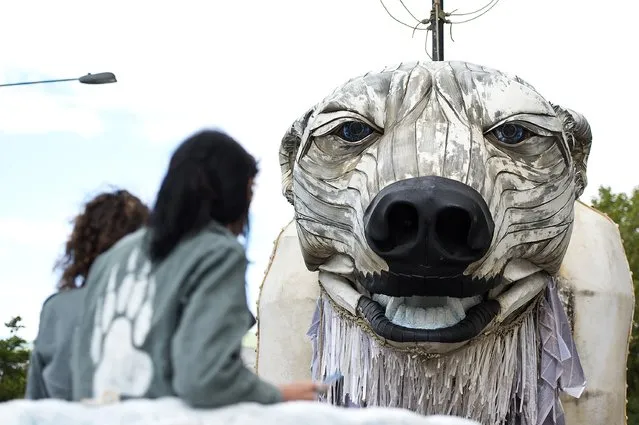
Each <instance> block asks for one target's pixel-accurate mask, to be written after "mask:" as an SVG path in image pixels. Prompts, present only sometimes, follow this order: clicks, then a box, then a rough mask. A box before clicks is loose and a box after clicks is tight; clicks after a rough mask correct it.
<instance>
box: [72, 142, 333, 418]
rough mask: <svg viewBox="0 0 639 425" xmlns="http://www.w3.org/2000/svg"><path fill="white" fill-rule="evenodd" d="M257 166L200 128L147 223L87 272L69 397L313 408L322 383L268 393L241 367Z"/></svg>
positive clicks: (248, 322)
mask: <svg viewBox="0 0 639 425" xmlns="http://www.w3.org/2000/svg"><path fill="white" fill-rule="evenodd" d="M257 172H258V169H257V163H256V161H255V159H254V158H253V157H252V156H251V155H250V154H249V153H248V152H246V150H244V148H243V147H242V146H241V145H240V144H239V143H237V142H236V141H235V140H234V139H232V138H231V137H230V136H228V135H226V134H224V133H221V132H218V131H202V132H199V133H197V134H195V135H193V136H192V137H190V138H188V139H187V140H186V141H184V142H183V143H182V144H181V145H180V146H179V147H178V148H177V150H176V151H175V152H174V153H173V155H172V157H171V160H170V163H169V168H168V171H167V172H166V175H165V176H164V179H163V181H162V184H161V186H160V189H159V191H158V195H157V198H156V202H155V206H154V207H153V211H152V213H151V218H150V221H149V226H148V227H146V228H144V229H142V230H140V231H138V232H136V233H135V234H134V235H132V236H131V237H129V238H127V239H126V240H123V241H122V242H120V243H118V244H117V245H116V246H114V247H113V248H111V249H110V250H109V251H107V252H106V253H105V254H104V255H102V256H101V257H100V258H99V259H98V261H96V263H95V265H94V266H93V268H92V269H91V273H90V274H89V278H88V281H87V282H88V283H87V298H86V300H87V301H86V303H85V304H84V306H85V310H84V312H83V314H82V318H81V320H80V321H79V322H78V327H77V330H76V333H75V337H74V348H73V355H72V367H71V370H72V375H73V385H72V387H73V398H74V400H84V399H88V400H91V401H93V402H98V403H99V402H108V401H111V400H118V399H128V398H147V399H149V398H151V399H153V398H161V397H178V398H180V399H181V400H182V401H184V402H185V403H186V404H187V405H190V406H192V407H196V408H215V407H221V406H226V405H231V404H236V403H241V402H254V403H261V404H271V403H278V402H281V401H289V400H313V399H315V398H316V396H317V394H318V392H320V391H325V390H326V388H325V386H323V385H321V384H316V383H313V382H299V383H292V384H286V385H280V386H275V385H272V384H271V383H268V382H266V381H263V380H262V379H260V378H259V377H258V376H257V375H256V374H255V373H254V372H253V371H251V370H250V369H249V368H248V367H247V366H246V365H245V364H244V362H243V361H242V357H241V349H242V338H243V337H244V335H245V334H246V332H248V330H249V329H250V327H251V326H252V325H253V323H255V319H254V317H253V315H252V314H251V312H250V310H249V308H248V305H247V300H246V277H245V274H246V268H247V259H246V255H245V252H244V248H243V247H242V245H241V244H240V242H239V241H238V238H239V237H240V236H241V235H242V234H244V233H245V231H246V229H247V225H248V214H249V207H250V204H251V200H252V196H253V180H254V179H255V177H256V175H257Z"/></svg>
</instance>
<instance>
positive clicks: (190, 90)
mask: <svg viewBox="0 0 639 425" xmlns="http://www.w3.org/2000/svg"><path fill="white" fill-rule="evenodd" d="M5 3H6V4H3V5H2V13H0V55H1V56H0V82H17V81H25V80H32V79H50V78H68V77H75V76H80V75H83V74H85V73H87V72H93V73H95V72H102V71H111V72H114V73H115V74H116V75H117V77H118V80H119V82H118V83H117V84H112V85H105V86H86V85H81V84H77V83H64V84H50V85H42V86H26V87H9V88H0V143H1V147H2V153H0V285H1V290H2V292H1V294H0V295H1V296H0V315H1V316H2V317H0V320H2V321H3V322H4V321H6V320H8V319H9V318H10V317H11V316H13V315H21V316H22V317H23V318H24V324H25V325H26V329H25V330H24V332H23V336H24V337H26V338H27V339H32V338H34V337H35V334H36V332H37V325H38V316H39V310H40V307H41V305H42V302H43V301H44V299H45V298H46V297H47V296H48V295H50V294H51V293H52V292H53V290H54V287H55V283H56V276H55V275H54V274H53V273H52V271H51V268H52V265H53V263H54V261H55V259H56V257H57V256H58V255H59V254H60V250H61V244H62V243H63V242H64V240H65V237H66V236H67V233H68V232H69V230H70V228H69V225H68V220H69V219H70V218H72V217H73V216H74V215H75V214H76V213H77V212H78V209H79V208H80V206H81V205H82V203H83V202H84V201H86V200H87V199H88V198H89V197H90V196H91V195H93V194H95V193H96V192H97V191H99V190H101V189H104V188H106V187H107V185H117V186H120V187H124V188H126V189H128V190H130V191H132V192H134V193H136V194H138V195H139V196H140V197H142V198H143V199H144V200H146V201H148V202H152V201H153V199H154V197H155V193H156V190H157V187H158V184H159V181H160V179H161V177H162V175H163V172H164V168H165V166H166V164H167V160H168V158H169V155H170V153H171V152H172V150H173V149H174V148H175V146H176V145H177V144H178V143H179V142H180V141H182V140H183V139H184V138H185V137H187V136H189V135H190V134H191V133H193V132H195V131H196V130H199V129H201V128H204V127H218V128H221V129H223V130H225V131H227V132H229V133H230V134H231V135H232V136H234V137H235V138H237V139H238V140H239V141H241V143H243V144H244V145H245V146H246V147H247V148H248V149H249V150H250V151H251V152H252V153H253V154H255V155H256V156H257V157H258V158H259V159H260V161H261V169H262V172H261V175H260V177H259V180H258V188H257V193H256V198H255V202H254V206H253V211H252V213H253V222H252V227H253V235H252V241H251V245H250V250H249V257H250V259H251V260H252V261H253V262H254V264H253V267H252V268H251V270H250V272H249V277H248V279H249V288H250V291H249V298H250V300H251V305H253V304H254V302H255V299H256V293H257V288H258V286H259V283H260V281H261V278H262V274H263V270H264V267H265V265H266V264H267V262H268V258H269V255H270V251H271V247H272V243H273V240H274V238H275V237H276V235H277V234H278V232H279V231H280V229H281V227H282V226H284V225H285V224H286V223H287V222H288V220H290V219H291V217H292V207H290V206H289V205H288V204H287V203H286V202H285V200H284V199H283V198H282V197H281V195H280V187H279V179H280V176H279V169H278V164H277V150H278V146H279V142H280V138H281V136H282V135H283V133H284V131H285V130H286V129H287V127H288V126H289V125H290V123H291V122H292V121H293V120H294V119H295V118H296V117H297V116H298V115H300V114H302V113H303V112H304V111H305V110H306V109H307V108H309V107H310V106H312V105H313V104H314V103H315V102H317V101H319V100H321V99H322V97H324V96H325V95H327V94H329V92H330V91H331V90H332V89H333V88H334V87H336V86H337V85H339V84H341V83H343V82H345V80H347V79H349V78H350V77H353V76H355V75H359V74H361V73H364V72H366V71H368V70H371V69H377V68H380V67H382V66H384V65H386V64H394V63H398V62H402V61H404V62H406V61H415V60H427V56H426V53H425V51H424V34H423V32H418V33H417V34H416V35H415V37H414V38H411V33H412V30H411V29H410V28H406V27H403V26H402V25H401V24H399V23H397V22H395V21H393V20H392V19H391V18H390V17H389V16H388V15H387V14H386V12H385V11H384V9H383V8H382V6H381V4H380V3H379V2H378V1H375V0H339V1H338V0H324V1H308V0H295V1H294V0H271V1H268V2H265V1H259V0H250V1H249V0H233V1H225V2H222V1H218V2H214V1H204V0H200V1H193V0H183V1H181V2H151V1H149V0H138V1H130V0H129V1H124V0H110V1H108V2H102V3H100V5H99V7H98V6H96V3H91V2H89V3H87V2H84V1H76V0H59V1H55V2H51V1H46V0H31V1H15V2H5ZM385 3H386V5H387V6H388V8H389V9H390V10H391V11H392V12H394V13H395V14H396V15H397V16H398V17H400V19H402V20H404V21H406V22H411V19H412V18H411V17H410V15H408V14H407V13H406V12H405V11H404V10H403V8H402V6H401V4H400V2H399V0H385ZM404 3H405V4H406V5H407V6H408V7H409V8H410V9H411V11H413V13H414V14H415V15H416V16H417V17H419V18H423V17H427V16H428V13H429V8H430V1H427V0H420V1H417V0H413V1H411V0H405V1H404ZM484 4H485V2H484V0H466V1H462V0H446V11H448V12H450V11H452V10H453V9H458V12H459V13H462V12H470V11H473V10H475V9H477V8H480V7H482V6H483V5H484ZM169 5H170V6H169ZM604 12H606V13H613V12H614V16H603V15H602V13H604ZM638 13H639V4H637V3H635V2H625V3H624V5H623V8H622V9H620V10H614V11H607V10H606V9H605V8H602V3H601V2H597V1H594V0H580V1H578V0H562V1H553V0H537V1H532V0H501V1H500V3H499V4H497V5H496V6H495V7H494V8H493V9H492V10H491V11H490V12H488V13H487V14H486V15H484V16H482V17H481V18H479V19H477V20H474V21H472V22H468V23H465V24H459V25H455V26H454V27H453V37H454V39H455V42H454V43H453V42H451V41H450V39H449V38H448V37H447V40H446V59H449V60H464V61H468V62H474V63H479V64H482V65H486V66H490V67H494V68H497V69H500V70H503V71H508V72H513V73H516V74H518V75H519V76H521V77H522V78H524V79H525V80H527V81H528V82H529V83H531V84H532V85H534V86H535V87H536V88H537V89H538V90H539V91H540V92H541V93H542V95H544V96H545V97H546V98H547V99H548V100H550V101H551V102H554V103H558V104H561V105H564V106H568V107H570V108H573V109H575V110H578V111H580V112H582V113H583V114H585V115H586V117H587V118H588V119H589V120H590V123H591V125H592V127H593V131H594V136H595V138H594V143H593V148H592V152H591V159H590V162H589V164H588V175H589V184H590V186H589V188H588V189H587V191H586V193H585V195H584V196H583V197H582V199H583V200H585V201H589V200H590V198H591V197H592V196H593V194H595V193H596V188H597V186H599V185H610V186H612V188H613V189H614V190H616V191H629V190H630V189H631V188H632V187H633V186H635V185H637V184H639V171H637V157H638V154H639V147H638V146H639V141H638V140H637V131H636V129H635V128H634V124H636V123H637V117H636V114H637V99H639V88H638V85H637V84H636V81H637V75H636V73H637V67H636V61H637V54H636V53H632V52H633V51H635V52H636V43H637V41H639V40H638V39H639V36H638V30H637V25H636V22H635V17H636V16H637V15H638ZM465 18H467V16H460V17H456V18H455V19H456V20H458V21H459V20H462V19H465ZM451 19H453V18H451ZM601 25H607V26H608V28H607V29H603V30H602V29H600V28H601V27H600V26H601ZM604 37H608V38H604ZM3 333H4V331H0V335H2V334H3Z"/></svg>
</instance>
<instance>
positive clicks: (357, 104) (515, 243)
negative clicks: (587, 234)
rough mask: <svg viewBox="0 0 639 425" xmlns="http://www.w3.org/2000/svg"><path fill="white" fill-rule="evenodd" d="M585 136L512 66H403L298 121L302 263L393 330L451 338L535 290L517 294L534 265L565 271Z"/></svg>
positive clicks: (288, 149)
mask: <svg viewBox="0 0 639 425" xmlns="http://www.w3.org/2000/svg"><path fill="white" fill-rule="evenodd" d="M591 139H592V137H591V132H590V127H589V125H588V123H587V121H586V120H585V119H584V117H583V116H581V115H580V114H577V113H575V112H573V111H571V110H568V109H564V108H562V107H559V106H556V105H553V104H551V103H550V102H548V101H547V100H545V99H544V98H543V97H542V96H541V95H540V94H539V93H538V92H537V91H535V89H534V88H533V87H531V86H530V85H529V84H527V83H526V82H524V81H522V80H521V79H520V78H518V77H516V76H512V75H508V74H505V73H502V72H500V71H497V70H493V69H489V68H485V67H483V66H478V65H473V64H469V63H463V62H429V63H421V62H418V63H406V64H401V65H399V66H394V67H388V68H386V69H384V70H382V71H381V72H376V73H367V74H365V75H363V76H360V77H357V78H354V79H352V80H350V81H348V82H347V83H346V84H344V85H342V86H341V87H339V88H337V89H336V90H335V91H334V92H333V93H332V94H330V95H329V96H328V97H326V98H325V99H324V100H323V101H322V102H320V103H319V104H317V105H316V106H314V107H313V108H311V109H310V110H309V111H308V112H307V113H305V114H304V115H303V116H302V117H301V118H299V119H298V120H297V121H295V122H294V124H293V125H292V126H291V128H290V129H289V130H288V132H287V133H286V134H285V136H284V138H283V140H282V144H281V149H280V164H281V170H282V184H283V193H284V195H285V196H286V198H287V199H288V200H289V201H290V202H291V203H292V204H293V205H294V207H295V220H296V224H297V229H298V235H299V239H300V243H301V247H302V252H303V255H304V260H305V262H306V265H307V267H308V268H309V269H310V270H318V269H319V270H320V272H321V273H322V272H323V273H324V274H330V275H332V278H333V280H332V282H335V279H337V280H338V281H339V282H340V285H341V288H340V289H339V291H341V292H340V293H341V294H342V295H341V296H339V297H337V296H336V297H334V298H335V301H336V302H338V303H339V302H341V303H342V304H344V303H347V304H348V301H344V300H348V299H355V300H356V301H354V302H353V304H354V305H351V306H350V307H351V308H352V309H353V310H355V311H356V312H357V314H359V315H361V316H362V317H364V318H365V319H366V321H367V323H368V325H369V326H370V328H371V329H372V330H373V331H374V332H376V333H377V334H379V335H380V336H382V337H384V338H386V339H390V340H392V341H398V342H434V343H459V342H463V341H468V340H470V339H472V338H473V337H475V336H477V335H478V334H479V333H480V332H481V331H482V330H483V329H485V328H486V327H487V326H488V324H489V323H491V322H492V321H493V320H494V319H495V317H497V316H498V315H499V314H500V312H501V313H504V311H503V310H504V309H508V308H509V307H508V306H506V304H508V303H510V304H509V306H510V307H512V304H516V305H517V307H521V305H522V302H518V300H519V301H521V298H522V297H524V298H525V299H526V300H530V299H531V298H532V296H533V295H535V294H536V293H539V291H541V287H539V286H538V285H537V286H535V285H528V286H527V287H525V288H524V289H522V288H519V289H518V291H519V292H516V293H514V292H513V291H514V289H513V287H514V286H516V283H517V281H518V280H520V278H521V277H522V276H525V275H527V274H528V275H529V274H530V273H532V272H530V270H532V271H535V272H540V271H541V272H543V273H547V274H554V273H556V272H557V271H558V268H559V266H560V264H561V262H562V259H563V256H564V253H565V251H566V248H567V246H568V242H569V240H570V235H571V229H572V222H573V215H574V213H573V207H574V202H575V200H576V199H577V198H578V197H579V195H580V194H581V193H582V192H583V190H584V187H585V185H586V162H587V158H588V154H589V150H590V144H591ZM526 270H529V271H528V272H527V271H526ZM320 282H321V279H320ZM339 291H338V292H339ZM346 293H348V294H350V295H352V294H356V295H357V296H356V297H355V298H353V297H351V296H350V295H348V296H347V295H344V294H346ZM329 295H330V291H329ZM500 296H501V300H509V301H508V302H505V301H504V302H500V301H499V300H498V299H497V298H498V297H500ZM349 297H350V298H349ZM513 297H514V298H516V300H515V301H513ZM344 307H348V306H344ZM511 310H512V311H509V314H510V313H513V314H514V312H515V310H516V309H515V308H511Z"/></svg>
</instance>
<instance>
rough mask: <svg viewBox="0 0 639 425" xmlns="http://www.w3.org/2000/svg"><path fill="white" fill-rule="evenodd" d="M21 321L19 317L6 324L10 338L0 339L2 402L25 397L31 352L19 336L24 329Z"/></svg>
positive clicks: (0, 388) (0, 400)
mask: <svg viewBox="0 0 639 425" xmlns="http://www.w3.org/2000/svg"><path fill="white" fill-rule="evenodd" d="M21 321H22V318H21V317H20V316H17V317H14V318H13V319H11V320H9V321H8V322H7V323H5V324H4V325H5V326H6V327H7V328H9V332H10V336H9V337H8V338H5V339H0V402H2V401H7V400H13V399H16V398H23V397H24V391H25V388H26V384H27V369H28V366H29V356H30V354H31V352H30V351H29V349H27V348H26V341H25V340H24V339H22V338H21V337H19V336H18V331H20V329H22V328H24V326H22V325H21V324H20V322H21Z"/></svg>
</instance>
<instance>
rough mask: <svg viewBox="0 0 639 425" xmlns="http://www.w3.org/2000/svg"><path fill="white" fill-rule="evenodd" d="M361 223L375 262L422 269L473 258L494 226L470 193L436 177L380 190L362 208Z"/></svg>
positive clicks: (479, 254) (473, 192)
mask: <svg viewBox="0 0 639 425" xmlns="http://www.w3.org/2000/svg"><path fill="white" fill-rule="evenodd" d="M364 225H365V233H366V240H367V241H368V244H369V245H370V247H371V248H372V249H373V251H375V253H377V255H379V256H380V257H381V258H383V259H384V260H386V261H387V262H401V263H410V264H414V265H422V266H438V265H453V264H460V265H461V264H470V263H471V262H473V261H476V260H479V259H480V258H481V257H483V256H484V255H485V254H486V252H487V251H488V248H489V247H490V244H491V241H492V237H493V230H494V227H495V225H494V223H493V220H492V218H491V215H490V211H489V210H488V206H487V205H486V202H484V199H483V198H482V196H481V195H480V194H479V193H478V192H477V191H476V190H474V189H473V188H471V187H470V186H467V185H465V184H463V183H460V182H457V181H455V180H450V179H446V178H443V177H437V176H428V177H417V178H412V179H406V180H400V181H398V182H395V183H393V184H391V185H389V186H387V187H385V188H384V189H383V190H381V191H380V192H379V193H378V194H377V196H376V197H375V198H374V199H373V202H371V204H370V205H369V207H368V208H367V209H366V213H365V215H364Z"/></svg>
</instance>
